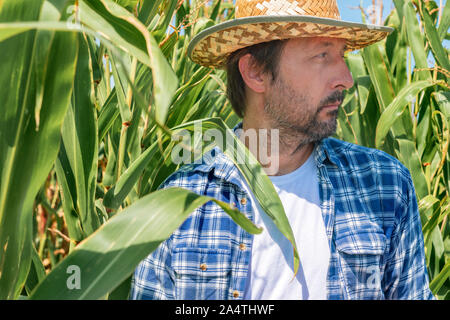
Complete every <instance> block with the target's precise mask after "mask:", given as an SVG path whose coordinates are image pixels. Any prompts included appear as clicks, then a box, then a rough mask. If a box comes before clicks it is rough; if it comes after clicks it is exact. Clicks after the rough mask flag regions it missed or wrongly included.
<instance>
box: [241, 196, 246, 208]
mask: <svg viewBox="0 0 450 320" xmlns="http://www.w3.org/2000/svg"><path fill="white" fill-rule="evenodd" d="M241 204H242V205H243V206H245V205H246V204H247V198H245V197H244V198H242V199H241Z"/></svg>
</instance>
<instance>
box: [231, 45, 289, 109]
mask: <svg viewBox="0 0 450 320" xmlns="http://www.w3.org/2000/svg"><path fill="white" fill-rule="evenodd" d="M286 42H287V40H273V41H269V42H263V43H258V44H255V45H253V46H250V47H246V48H242V49H240V50H237V51H235V52H233V53H232V54H231V55H230V56H229V57H228V60H227V96H228V99H229V100H230V102H231V106H232V107H233V110H234V111H235V112H236V114H237V115H238V116H239V117H241V118H243V117H244V113H245V101H246V96H245V82H244V79H242V75H241V72H240V71H239V59H240V58H241V57H242V56H244V55H245V54H247V53H250V54H251V55H252V57H253V62H254V63H255V64H256V66H258V67H260V68H262V70H263V72H264V73H270V74H271V75H272V82H274V81H275V79H276V77H277V74H278V66H279V61H280V56H281V52H282V51H283V48H284V45H285V43H286Z"/></svg>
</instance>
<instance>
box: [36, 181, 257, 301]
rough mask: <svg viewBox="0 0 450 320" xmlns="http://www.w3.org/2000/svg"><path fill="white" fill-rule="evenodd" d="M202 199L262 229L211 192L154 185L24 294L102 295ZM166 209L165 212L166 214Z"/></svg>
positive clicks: (243, 223) (48, 296)
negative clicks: (77, 283) (153, 188)
mask: <svg viewBox="0 0 450 320" xmlns="http://www.w3.org/2000/svg"><path fill="white" fill-rule="evenodd" d="M208 201H214V202H216V203H217V204H218V205H219V206H220V207H221V208H222V209H223V210H224V211H225V212H226V213H228V214H229V215H230V216H231V218H232V219H233V220H234V221H235V222H236V223H238V224H239V225H240V226H241V227H242V228H244V229H245V230H247V231H248V232H250V233H254V234H255V233H260V232H261V231H262V230H261V229H260V228H258V227H257V226H255V225H254V224H253V223H252V222H251V221H250V220H248V219H247V218H246V217H245V215H243V214H242V213H240V212H239V211H238V210H236V209H232V208H231V207H230V206H229V205H228V204H226V203H224V202H221V201H218V200H215V199H214V198H211V197H206V196H200V195H197V194H196V193H193V192H191V191H188V190H185V189H181V188H168V189H164V190H159V191H156V192H154V193H152V194H149V195H147V196H145V197H143V198H142V199H140V200H139V201H137V202H135V203H134V204H133V205H131V206H130V207H128V208H126V209H125V210H123V211H122V212H120V213H119V214H117V215H115V216H114V217H113V218H111V219H110V220H109V221H108V222H107V223H105V224H104V225H103V226H102V227H100V228H99V229H98V230H97V231H96V232H95V233H94V234H92V235H91V236H90V237H88V238H87V239H85V240H84V241H83V242H81V243H80V244H79V245H78V246H77V247H76V248H75V249H74V250H73V251H72V253H71V254H70V255H68V256H67V257H66V258H65V259H64V260H63V261H62V262H61V263H60V264H59V265H58V266H57V267H56V268H54V269H53V270H52V271H51V272H50V274H49V275H48V276H47V277H46V278H45V279H44V280H43V281H42V282H41V283H40V284H39V285H38V287H37V288H36V289H35V290H34V291H33V293H32V295H31V297H30V298H31V299H38V300H41V299H99V298H101V297H103V296H104V295H105V294H107V293H108V292H111V291H113V290H114V289H115V288H116V287H117V286H118V285H119V284H121V283H122V282H123V281H124V280H125V279H127V278H128V277H129V276H130V275H131V274H132V273H133V271H134V269H135V268H136V266H137V265H138V264H139V262H141V261H142V260H143V259H144V258H145V257H147V255H148V254H149V253H150V252H152V251H153V250H154V249H156V248H157V247H158V245H159V244H160V243H161V242H162V241H164V240H166V239H167V238H168V237H169V236H170V235H171V234H172V232H173V231H174V230H175V229H176V228H178V227H179V226H180V224H181V223H182V222H183V221H184V220H185V219H186V218H187V217H188V215H189V214H190V213H191V212H192V211H193V210H195V209H196V208H197V207H199V206H201V205H203V204H205V203H206V202H208ZM167 213H170V219H168V216H167ZM70 266H75V268H74V267H72V268H70ZM70 270H79V271H80V273H79V276H80V278H79V281H80V290H77V289H73V288H72V290H71V289H70V288H71V287H70V285H68V283H69V284H70V281H71V278H70V274H68V272H69V271H70ZM73 275H74V276H75V272H74V274H73ZM74 280H76V279H74ZM75 284H76V283H75Z"/></svg>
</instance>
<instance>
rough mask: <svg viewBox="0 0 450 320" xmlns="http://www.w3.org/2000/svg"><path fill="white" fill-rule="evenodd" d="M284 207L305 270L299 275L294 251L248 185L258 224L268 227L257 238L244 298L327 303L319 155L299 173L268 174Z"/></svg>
mask: <svg viewBox="0 0 450 320" xmlns="http://www.w3.org/2000/svg"><path fill="white" fill-rule="evenodd" d="M269 178H270V180H271V181H272V183H273V184H274V186H275V190H276V191H277V192H278V195H279V197H280V199H281V202H282V204H283V207H284V210H285V212H286V215H287V218H288V220H289V223H290V225H291V228H292V231H293V233H294V237H295V240H296V243H297V247H298V251H299V256H300V267H299V270H298V273H297V276H296V277H295V278H293V277H294V270H293V269H294V267H293V261H294V260H293V259H294V258H293V249H292V245H291V243H290V242H289V240H287V239H286V237H285V236H283V234H281V232H280V231H278V228H277V227H276V226H275V224H274V223H273V222H272V220H271V219H270V218H269V216H267V214H266V213H265V212H264V211H263V210H262V209H261V207H260V206H259V204H258V201H257V200H256V198H255V196H254V195H253V193H252V192H251V190H250V189H249V187H248V185H246V188H247V191H248V194H249V195H250V197H251V200H252V204H253V209H254V211H255V223H256V224H257V225H259V226H262V227H263V228H264V230H263V232H262V233H261V234H259V235H255V236H254V237H253V245H252V256H251V263H250V267H249V273H248V279H247V285H246V290H245V293H244V299H246V300H272V299H273V300H275V299H276V300H299V299H300V300H306V299H314V300H321V299H326V279H327V272H328V264H329V259H330V248H329V245H328V239H327V235H326V231H325V224H324V221H323V218H322V212H321V210H320V199H319V183H318V180H317V168H316V165H315V162H314V153H312V154H311V156H310V157H309V158H308V160H307V161H306V162H305V163H304V164H303V165H302V166H301V167H299V168H298V169H296V170H294V171H292V172H290V173H288V174H286V175H282V176H269Z"/></svg>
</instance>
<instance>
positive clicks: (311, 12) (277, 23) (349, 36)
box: [188, 0, 394, 68]
mask: <svg viewBox="0 0 450 320" xmlns="http://www.w3.org/2000/svg"><path fill="white" fill-rule="evenodd" d="M235 16H236V18H235V19H233V20H230V21H226V22H223V23H220V24H218V25H216V26H213V27H210V28H207V29H205V30H203V31H202V32H200V33H199V34H198V35H196V36H195V37H194V38H193V39H192V41H191V43H190V44H189V47H188V55H189V56H190V58H191V59H192V60H193V61H194V62H196V63H198V64H200V65H203V66H205V67H210V68H221V67H224V65H225V63H226V60H227V58H228V56H229V55H230V54H231V53H232V52H234V51H236V50H239V49H242V48H245V47H248V46H251V45H254V44H258V43H261V42H267V41H272V40H281V39H289V38H304V37H332V38H342V39H346V40H347V48H348V51H350V50H357V49H361V48H363V47H366V46H368V45H370V44H373V43H375V42H378V41H380V40H382V39H384V38H385V37H386V36H387V35H388V34H389V33H390V32H392V31H393V30H394V29H392V28H389V27H383V26H376V25H367V24H360V23H354V22H347V21H342V20H341V19H340V14H339V10H338V7H337V5H336V0H296V1H295V0H236V14H235Z"/></svg>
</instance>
